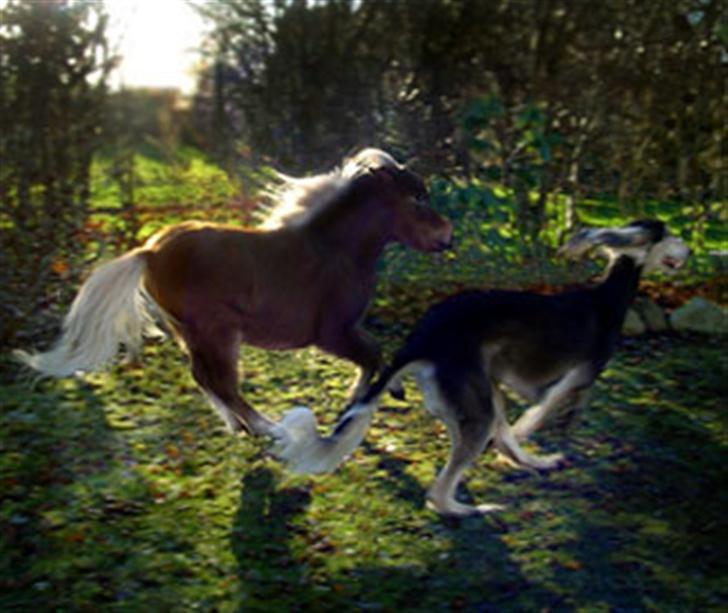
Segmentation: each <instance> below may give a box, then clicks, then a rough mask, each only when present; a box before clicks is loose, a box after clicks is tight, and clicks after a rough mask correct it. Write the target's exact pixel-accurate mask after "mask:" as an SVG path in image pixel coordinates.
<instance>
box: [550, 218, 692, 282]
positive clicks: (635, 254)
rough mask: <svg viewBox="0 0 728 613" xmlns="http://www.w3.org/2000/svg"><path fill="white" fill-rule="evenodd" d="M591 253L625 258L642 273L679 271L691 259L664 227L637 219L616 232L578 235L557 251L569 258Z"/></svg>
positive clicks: (593, 230)
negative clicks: (629, 259)
mask: <svg viewBox="0 0 728 613" xmlns="http://www.w3.org/2000/svg"><path fill="white" fill-rule="evenodd" d="M593 249H598V250H599V251H600V252H602V253H603V254H605V255H606V256H607V257H609V259H610V260H614V259H615V258H617V257H619V256H621V255H626V256H627V257H630V258H632V259H633V260H635V262H636V263H637V264H638V265H641V266H643V268H644V271H645V272H649V271H651V270H662V271H667V272H672V271H675V270H678V269H679V268H681V267H682V265H683V264H684V263H685V261H686V260H687V258H688V256H689V255H690V249H689V248H688V246H687V245H686V244H685V243H684V242H683V241H682V240H681V239H679V238H678V237H676V236H672V235H671V234H670V231H669V230H668V228H667V226H666V225H665V224H664V223H663V222H662V221H659V220H656V219H640V220H637V221H633V222H631V223H628V224H627V225H624V226H621V227H618V228H589V229H587V230H581V231H580V232H577V233H576V234H575V235H574V236H572V237H571V239H570V240H569V241H568V242H567V243H566V244H565V245H564V246H563V247H562V248H561V249H560V250H559V252H560V253H562V254H564V255H566V256H570V257H580V256H583V255H585V254H586V253H588V252H589V251H591V250H593Z"/></svg>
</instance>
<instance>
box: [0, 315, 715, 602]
mask: <svg viewBox="0 0 728 613" xmlns="http://www.w3.org/2000/svg"><path fill="white" fill-rule="evenodd" d="M422 306H424V305H422ZM375 314H376V313H375ZM379 315H381V314H379ZM393 323H394V322H389V323H386V325H383V327H382V328H381V329H380V330H379V332H378V335H379V336H380V338H381V339H382V340H384V341H385V342H386V346H387V348H388V350H389V351H391V350H392V349H393V348H394V347H395V345H396V342H398V341H399V338H398V337H399V334H398V333H395V332H394V331H395V330H396V328H394V327H392V324H393ZM723 353H724V352H723V351H722V350H721V347H720V346H719V345H718V344H717V343H706V341H705V340H698V339H695V340H690V339H678V338H669V337H662V338H660V339H652V340H648V341H645V340H643V339H640V340H639V341H637V342H634V343H630V344H628V346H627V347H626V348H625V350H624V352H623V353H622V354H621V355H620V357H619V358H618V359H617V360H616V361H615V363H614V364H613V366H612V367H611V368H610V369H609V370H608V371H607V372H606V373H605V376H604V377H603V378H602V379H601V381H600V383H599V384H598V385H597V390H596V394H595V397H594V399H593V401H592V403H591V407H590V408H589V409H588V410H587V411H586V412H585V414H584V416H583V419H582V421H581V423H580V424H579V425H578V426H577V427H576V428H575V429H574V430H573V431H572V432H571V433H570V435H569V436H568V437H564V436H562V435H560V434H559V433H558V432H544V433H543V435H542V436H541V437H539V439H538V445H540V446H541V447H543V448H544V450H545V451H549V452H551V451H555V450H556V449H557V448H558V449H560V450H565V451H566V453H567V455H568V457H569V460H570V464H569V466H568V467H566V468H565V469H563V470H561V471H558V472H555V473H552V474H549V475H547V476H546V475H542V476H539V475H535V474H530V473H527V472H524V471H518V470H513V469H510V468H506V467H503V466H501V465H498V464H496V463H495V462H494V459H493V456H492V455H491V454H490V453H486V454H485V455H484V456H483V458H482V459H481V460H480V461H479V462H478V463H477V465H476V466H474V467H473V468H471V469H470V470H469V471H468V473H467V475H466V482H465V486H464V487H463V490H462V492H461V496H463V497H464V498H466V499H468V500H470V499H473V500H475V501H477V502H488V501H491V502H498V503H502V504H505V505H507V509H506V510H505V511H504V512H502V513H497V514H494V515H492V516H489V517H485V518H472V519H465V520H452V519H443V518H441V517H438V516H437V515H435V514H434V513H432V512H431V511H428V510H427V509H426V508H425V506H424V488H425V487H426V486H427V485H428V484H429V483H431V481H432V479H433V477H434V475H435V474H436V471H437V470H438V469H439V468H440V467H441V466H442V465H443V463H444V461H445V458H446V456H447V449H448V439H447V435H446V432H445V429H444V427H443V426H442V425H441V424H439V423H437V422H434V421H433V420H432V419H431V418H429V417H428V416H427V415H426V413H425V411H424V410H422V408H421V405H422V401H421V397H420V395H419V393H418V391H417V390H416V388H415V387H414V386H412V385H410V384H409V383H408V384H407V392H408V400H407V402H405V403H403V402H400V401H394V400H391V399H386V400H385V402H384V403H383V404H384V406H383V407H382V408H381V409H380V411H379V412H378V413H377V416H376V418H375V420H374V424H373V427H372V430H371V432H370V434H369V436H368V437H367V442H366V444H365V445H364V446H363V448H362V449H360V450H358V451H357V452H356V453H355V454H354V456H353V457H352V458H351V459H350V460H349V461H348V462H347V463H346V464H345V465H344V466H342V467H341V468H340V469H339V470H338V471H337V472H336V473H335V474H333V475H325V476H318V477H313V478H308V477H299V476H293V475H290V474H287V473H286V472H285V471H284V470H282V469H281V467H280V466H279V465H278V464H277V463H276V462H275V461H273V460H271V459H270V458H269V457H267V456H266V455H265V452H264V448H265V446H264V445H262V444H261V443H259V442H256V441H253V440H251V439H249V438H247V437H242V438H234V437H231V436H230V435H229V434H227V433H226V432H225V431H224V429H223V427H222V423H221V420H220V419H219V418H218V416H217V415H216V414H215V413H214V411H213V410H212V409H210V408H209V407H208V406H207V404H206V403H205V401H204V400H203V398H202V396H201V394H200V393H199V392H198V390H197V389H196V387H195V386H194V384H193V382H192V379H191V377H190V375H189V372H188V367H187V365H186V364H185V363H184V362H183V361H182V360H180V357H179V351H178V349H177V348H176V347H175V346H174V345H173V343H166V344H162V345H157V344H151V345H148V346H147V347H146V349H145V352H144V357H143V359H144V366H143V368H141V367H139V366H120V367H117V368H115V369H114V370H112V371H111V372H109V373H108V374H101V375H94V376H89V377H86V378H85V379H79V380H67V381H44V382H41V383H39V384H37V385H36V386H35V388H33V389H31V388H30V387H28V386H26V385H25V384H22V383H18V382H16V381H14V374H13V373H14V370H13V369H14V366H11V365H9V364H8V363H7V362H4V363H3V364H2V373H3V377H4V381H5V382H4V384H3V385H2V387H0V407H2V409H0V433H1V434H0V444H1V445H2V449H3V454H2V455H0V483H1V484H2V497H3V504H2V507H1V509H0V519H1V520H2V523H3V526H4V528H3V539H2V543H1V544H0V585H2V591H1V592H0V607H1V608H2V609H3V610H13V609H17V608H22V609H26V610H27V609H33V610H51V609H53V610H56V609H64V610H69V609H73V610H75V609H79V608H93V609H99V608H102V609H103V608H109V607H114V608H122V609H125V610H138V609H140V608H151V609H154V610H166V609H180V608H182V609H192V608H202V609H206V610H211V609H217V610H221V611H234V610H235V611H237V610H255V609H260V608H265V609H266V610H292V609H299V608H300V609H332V608H341V607H351V606H352V604H353V603H356V606H358V607H362V608H376V609H384V610H391V609H394V608H407V609H412V608H416V609H418V610H442V609H448V608H457V609H466V610H481V609H483V608H485V609H489V608H493V609H498V610H504V609H508V610H542V609H545V608H552V609H554V608H557V609H572V608H578V609H585V610H587V609H588V610H634V609H653V610H693V609H710V608H715V607H718V606H719V604H720V602H721V598H722V597H724V592H723V591H722V590H724V585H723V579H724V577H723V576H721V572H720V568H721V555H722V554H721V549H720V543H721V539H720V536H721V526H722V525H723V524H724V517H723V516H724V508H725V505H726V503H727V502H728V501H727V500H726V499H725V498H726V497H725V491H724V488H722V487H721V479H722V468H721V463H720V461H719V459H720V458H721V457H723V455H724V454H725V451H726V444H727V443H728V430H726V422H725V419H724V417H723V416H722V413H721V398H722V396H723V394H722V393H721V390H722V388H723V387H724V385H723V379H724V377H725V373H726V366H727V365H726V362H725V356H724V355H723ZM243 363H244V366H245V370H246V373H247V379H246V381H245V383H244V384H243V391H244V393H245V394H246V396H247V398H248V399H249V400H250V401H251V402H252V403H253V404H254V405H255V406H258V407H259V408H261V409H262V410H264V411H266V412H267V413H269V414H271V415H280V414H281V413H282V412H284V411H285V410H287V409H289V408H290V407H291V406H292V405H294V404H306V405H309V406H312V407H314V408H315V410H316V413H317V416H318V417H319V419H321V420H323V422H324V424H325V425H326V427H330V426H331V424H333V423H334V421H335V419H336V414H337V412H338V411H339V410H340V409H341V408H342V406H344V403H345V398H346V394H347V388H348V385H349V382H350V377H351V376H352V375H353V373H352V369H351V367H350V366H349V365H347V364H345V363H344V362H341V361H339V360H335V359H333V358H330V357H328V356H325V355H322V354H320V353H318V352H315V351H301V352H297V353H274V352H263V351H257V350H246V351H244V356H243Z"/></svg>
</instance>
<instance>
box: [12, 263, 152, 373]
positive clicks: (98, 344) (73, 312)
mask: <svg viewBox="0 0 728 613" xmlns="http://www.w3.org/2000/svg"><path fill="white" fill-rule="evenodd" d="M145 268H146V253H145V251H144V250H143V249H135V250H133V251H130V252H129V253H126V254H125V255H122V256H121V257H118V258H116V259H114V260H111V261H110V262H107V263H106V264H104V265H103V266H100V267H99V268H97V269H96V270H95V271H94V272H93V273H92V274H91V276H90V277H89V278H88V279H87V280H86V282H85V283H84V284H83V285H82V286H81V289H80V290H79V292H78V294H77V295H76V298H75V299H74V301H73V303H72V304H71V309H70V311H69V312H68V315H66V318H65V320H64V322H63V331H62V333H61V336H60V338H59V339H58V340H57V341H56V344H55V345H54V346H53V348H51V349H50V350H49V351H46V352H43V353H29V352H27V351H22V350H16V351H15V352H14V355H15V357H16V358H17V359H19V360H20V361H21V362H23V363H25V364H26V365H28V366H30V367H31V368H34V369H35V370H37V371H39V372H40V373H41V374H43V375H46V376H49V377H66V376H68V375H72V374H73V373H75V372H77V371H90V370H97V369H99V368H101V367H102V366H104V365H106V364H107V363H108V362H109V361H110V360H111V358H113V357H114V356H115V355H116V353H117V352H118V350H119V346H120V345H124V346H125V347H126V349H127V350H128V351H129V352H132V353H134V352H136V351H137V350H138V348H139V346H140V345H141V341H142V335H143V332H144V330H145V328H147V327H150V326H152V325H153V323H152V318H151V316H150V315H149V313H148V311H147V309H146V305H145V299H144V296H143V295H142V291H141V280H142V276H143V274H144V271H145Z"/></svg>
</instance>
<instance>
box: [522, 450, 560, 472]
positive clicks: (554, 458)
mask: <svg viewBox="0 0 728 613" xmlns="http://www.w3.org/2000/svg"><path fill="white" fill-rule="evenodd" d="M565 464H566V458H565V457H564V454H563V453H551V454H549V455H542V456H534V457H533V463H532V465H531V467H532V468H535V469H536V470H556V469H557V468H561V467H562V466H564V465H565Z"/></svg>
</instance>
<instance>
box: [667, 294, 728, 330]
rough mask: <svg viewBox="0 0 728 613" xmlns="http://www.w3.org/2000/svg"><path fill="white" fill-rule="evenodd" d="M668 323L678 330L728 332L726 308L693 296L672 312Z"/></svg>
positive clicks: (727, 312)
mask: <svg viewBox="0 0 728 613" xmlns="http://www.w3.org/2000/svg"><path fill="white" fill-rule="evenodd" d="M670 323H671V324H672V327H673V328H675V330H679V331H686V332H704V333H706V334H728V309H725V308H723V307H720V306H718V305H717V304H715V303H713V302H710V301H709V300H706V299H705V298H700V297H695V298H691V299H690V300H689V301H688V302H686V303H685V304H684V305H683V306H681V307H680V308H678V309H675V310H674V311H673V312H672V315H671V316H670Z"/></svg>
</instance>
